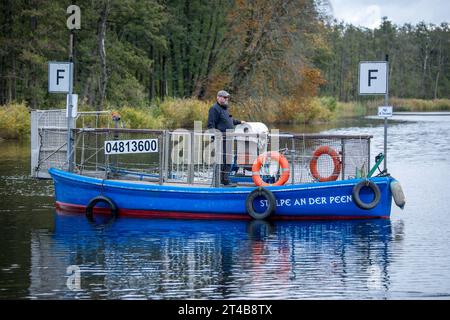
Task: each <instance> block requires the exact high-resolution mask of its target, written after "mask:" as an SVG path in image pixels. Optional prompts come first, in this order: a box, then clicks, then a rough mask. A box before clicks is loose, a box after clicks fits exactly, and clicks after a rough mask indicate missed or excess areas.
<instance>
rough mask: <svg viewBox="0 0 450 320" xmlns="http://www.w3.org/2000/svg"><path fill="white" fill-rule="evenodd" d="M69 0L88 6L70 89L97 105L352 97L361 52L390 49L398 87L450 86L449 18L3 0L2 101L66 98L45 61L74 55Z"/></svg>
mask: <svg viewBox="0 0 450 320" xmlns="http://www.w3.org/2000/svg"><path fill="white" fill-rule="evenodd" d="M70 4H76V5H78V6H79V7H80V8H81V30H76V31H75V32H74V51H73V60H74V63H75V83H74V85H75V89H74V92H75V93H77V94H78V95H79V100H80V101H81V102H82V103H83V104H85V105H88V106H90V107H92V108H95V109H97V110H101V109H104V108H106V107H107V106H123V105H129V106H133V107H140V106H148V105H151V104H152V103H154V102H158V101H162V100H164V99H165V98H167V97H181V98H183V97H184V98H187V97H196V98H199V99H211V98H213V97H214V95H215V93H216V92H217V91H218V90H219V89H227V90H229V91H230V92H232V94H233V98H236V99H238V100H239V99H241V100H243V99H269V98H270V99H275V100H277V99H278V100H282V99H285V98H286V97H289V98H291V99H294V100H297V99H300V100H301V99H305V98H307V97H312V96H316V95H318V94H320V95H325V96H333V97H336V98H338V99H340V100H343V101H348V100H356V99H360V97H359V96H358V63H359V61H362V60H384V58H385V56H386V55H388V56H389V61H390V71H389V72H390V94H391V95H395V96H397V97H405V98H412V97H416V98H425V99H433V98H448V97H449V92H450V90H449V89H450V76H449V75H450V72H449V71H450V63H449V51H450V41H449V39H450V38H449V28H448V24H446V23H442V24H441V25H439V26H435V25H432V24H426V23H419V24H417V25H411V24H405V25H403V26H397V25H394V24H392V23H391V22H390V21H389V20H388V19H387V18H385V19H384V20H383V22H382V23H381V25H380V26H379V27H378V28H376V29H374V30H370V29H366V28H361V27H355V26H352V25H346V24H343V23H337V22H333V21H332V20H331V19H332V18H330V12H329V10H327V8H328V3H327V1H323V0H212V1H211V0H190V1H186V0H145V1H138V0H121V1H119V0H99V1H90V0H78V1H77V2H76V3H69V1H50V0H17V1H16V0H14V1H13V0H3V1H2V2H0V105H3V104H7V103H9V102H12V101H26V103H27V105H28V106H29V107H31V108H33V109H38V108H41V109H44V108H53V107H60V106H61V102H62V101H65V100H64V99H65V98H64V97H62V96H61V95H58V94H49V93H48V92H47V91H48V88H47V81H48V80H47V77H48V75H47V63H48V62H49V61H67V60H68V55H69V52H68V47H69V30H68V29H67V27H66V19H67V18H68V15H67V13H66V8H67V7H68V6H69V5H70ZM287 110H288V109H287Z"/></svg>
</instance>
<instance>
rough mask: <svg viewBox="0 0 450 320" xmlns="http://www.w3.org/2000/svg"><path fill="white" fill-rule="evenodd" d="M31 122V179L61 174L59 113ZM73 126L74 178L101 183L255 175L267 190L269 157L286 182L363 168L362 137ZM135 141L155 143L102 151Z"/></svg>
mask: <svg viewBox="0 0 450 320" xmlns="http://www.w3.org/2000/svg"><path fill="white" fill-rule="evenodd" d="M58 111H59V112H58ZM32 122H33V123H34V126H35V128H37V130H35V131H36V132H37V134H35V135H34V136H33V135H32V173H33V172H34V173H35V174H33V175H34V176H40V177H44V173H47V170H48V169H49V168H50V167H56V168H60V169H67V167H68V166H67V150H66V143H67V141H66V139H67V129H66V128H67V120H66V117H65V112H63V111H60V110H56V111H54V112H53V111H52V112H44V113H35V114H34V115H33V114H32ZM76 124H77V126H80V127H81V128H79V129H74V170H75V172H76V173H79V174H84V175H90V176H96V177H101V178H104V179H122V180H124V179H125V180H136V181H149V182H155V183H160V184H164V183H172V182H176V183H185V184H193V185H200V184H201V185H209V186H219V185H220V183H221V182H223V181H224V179H228V177H229V178H230V179H232V180H234V181H235V182H237V183H238V184H242V185H246V184H247V185H254V183H253V179H252V176H254V175H255V174H259V175H260V176H261V177H262V179H263V181H264V182H266V183H269V184H272V183H274V182H276V181H278V179H280V176H281V175H282V172H283V170H286V168H284V169H283V168H282V166H280V161H279V158H276V159H278V161H275V160H276V159H275V158H274V157H272V156H271V155H272V154H271V153H270V152H276V153H279V154H280V155H281V158H285V159H286V160H287V163H288V169H289V178H288V180H287V182H286V184H298V183H311V182H319V181H334V180H346V179H351V178H360V177H365V176H367V174H368V172H369V170H370V158H369V157H370V140H371V138H372V137H371V136H369V135H359V136H347V135H345V136H344V135H320V134H280V133H279V132H277V131H272V132H271V133H270V134H243V133H236V132H231V133H227V134H226V135H223V134H220V133H217V132H216V133H214V132H208V131H206V132H201V131H200V132H197V131H188V130H175V131H168V130H147V129H125V128H118V125H117V123H113V122H112V121H111V117H110V113H109V112H103V113H95V112H93V113H85V114H80V116H79V117H78V118H77V119H76ZM100 126H103V128H100ZM33 139H34V140H33ZM136 141H154V143H155V145H157V148H156V149H155V150H152V151H151V152H145V151H144V152H137V153H136V152H116V153H114V152H110V153H108V152H106V151H107V150H105V145H107V143H109V145H110V146H111V145H112V146H115V148H118V149H120V148H122V149H124V148H125V147H127V146H128V147H130V146H133V144H135V143H137V142H136ZM110 148H111V147H110ZM110 151H111V150H110ZM118 151H120V150H118ZM262 155H265V156H264V157H261V156H262ZM267 155H269V156H267ZM33 159H34V160H33ZM33 161H34V162H33ZM258 161H262V163H261V164H260V167H259V168H257V170H258V171H259V173H258V172H255V169H254V168H255V167H254V165H255V163H257V162H258ZM37 173H39V174H40V175H38V174H37Z"/></svg>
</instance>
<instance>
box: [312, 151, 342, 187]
mask: <svg viewBox="0 0 450 320" xmlns="http://www.w3.org/2000/svg"><path fill="white" fill-rule="evenodd" d="M323 154H327V155H329V156H330V157H331V159H332V160H333V173H332V174H331V175H330V176H328V177H322V176H321V175H320V174H319V171H318V169H317V160H319V157H320V156H321V155H323ZM309 169H310V170H311V174H312V176H313V177H314V178H315V179H317V180H318V181H320V182H326V181H335V180H336V179H337V178H338V177H339V174H340V173H341V160H340V157H339V154H338V153H337V152H336V150H334V149H333V148H331V147H329V146H320V147H319V148H317V149H316V151H314V153H313V158H312V159H311V162H310V163H309Z"/></svg>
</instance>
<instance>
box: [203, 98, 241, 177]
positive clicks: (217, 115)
mask: <svg viewBox="0 0 450 320" xmlns="http://www.w3.org/2000/svg"><path fill="white" fill-rule="evenodd" d="M216 99H217V102H216V103H215V104H214V105H213V106H212V107H211V108H210V109H209V112H208V129H217V130H219V131H220V132H222V137H223V144H222V154H223V158H222V161H223V162H222V165H221V166H220V181H221V182H222V184H224V185H229V184H230V179H229V177H228V175H229V173H230V170H231V164H232V161H233V159H232V155H231V154H227V150H232V141H233V140H232V138H229V139H227V136H226V131H227V130H233V129H234V126H235V125H237V124H241V123H245V121H240V120H236V119H233V117H232V116H231V115H230V113H229V112H228V102H229V99H230V94H229V93H228V92H226V91H225V90H220V91H219V92H217V98H216Z"/></svg>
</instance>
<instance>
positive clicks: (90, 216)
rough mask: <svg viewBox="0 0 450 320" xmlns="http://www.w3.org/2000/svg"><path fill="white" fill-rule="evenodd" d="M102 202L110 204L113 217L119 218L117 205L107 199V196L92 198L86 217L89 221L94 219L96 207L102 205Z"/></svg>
mask: <svg viewBox="0 0 450 320" xmlns="http://www.w3.org/2000/svg"><path fill="white" fill-rule="evenodd" d="M100 202H104V203H106V204H108V206H109V208H110V209H111V215H112V217H113V218H117V216H118V214H119V210H118V208H117V206H116V204H115V203H114V201H112V200H111V199H110V198H108V197H105V196H97V197H95V198H92V199H91V200H90V201H89V203H88V205H87V207H86V217H87V218H88V219H93V214H94V207H95V205H96V204H97V203H100Z"/></svg>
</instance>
